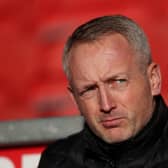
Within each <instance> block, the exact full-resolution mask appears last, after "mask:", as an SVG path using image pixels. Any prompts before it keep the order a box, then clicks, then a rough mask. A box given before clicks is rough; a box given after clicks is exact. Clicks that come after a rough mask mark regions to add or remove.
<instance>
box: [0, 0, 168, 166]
mask: <svg viewBox="0 0 168 168" xmlns="http://www.w3.org/2000/svg"><path fill="white" fill-rule="evenodd" d="M167 6H168V2H167V1H166V0H154V1H152V0H149V1H147V0H141V1H138V0H85V1H79V0H24V1H23V0H13V1H10V0H1V1H0V52H1V54H0V120H15V119H29V118H41V117H51V116H64V115H75V114H78V112H77V111H76V109H75V107H74V106H73V105H72V104H71V102H70V101H69V98H68V96H67V93H66V80H65V76H64V74H63V72H62V67H61V53H62V49H63V45H64V42H65V40H66V38H67V36H68V35H69V34H70V33H71V32H72V31H73V29H74V28H75V27H76V26H77V25H79V24H81V23H83V22H85V21H87V20H88V19H91V18H93V17H97V16H100V15H109V14H124V15H126V16H129V17H131V18H133V19H135V20H136V21H137V22H138V23H139V24H140V25H141V26H142V27H143V28H144V30H145V32H146V33H147V35H148V37H149V41H150V43H151V48H152V54H153V57H154V59H155V61H157V62H158V63H159V64H160V66H161V71H162V74H163V88H162V93H163V96H164V98H165V99H166V101H167V102H168V87H167V85H168V80H167V76H168V57H167V55H168V50H167V44H168V31H167V30H168V21H167V19H168V10H167ZM43 148H44V147H43V146H42V147H34V146H33V147H20V148H8V149H5V148H4V149H3V150H1V151H0V157H1V156H5V157H9V158H10V159H11V160H13V162H15V165H16V167H17V168H20V158H21V155H22V153H27V152H28V153H32V154H33V153H38V152H41V151H42V149H43Z"/></svg>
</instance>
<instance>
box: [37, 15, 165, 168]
mask: <svg viewBox="0 0 168 168" xmlns="http://www.w3.org/2000/svg"><path fill="white" fill-rule="evenodd" d="M63 66H64V70H65V73H66V75H67V78H68V81H69V86H68V89H69V91H70V94H71V97H72V99H73V100H74V102H75V103H76V105H77V106H78V109H79V111H80V112H81V114H82V115H83V116H84V119H85V121H86V122H85V126H84V129H83V130H82V131H81V132H80V133H78V134H76V135H72V136H70V137H68V138H66V139H62V140H58V141H57V142H56V143H55V144H53V145H51V146H49V147H48V148H47V149H46V150H45V151H44V152H43V154H42V158H41V161H40V164H39V168H167V167H168V110H167V107H166V105H165V103H164V101H163V99H162V97H161V95H160V90H161V75H160V69H159V66H158V65H157V64H156V63H154V62H153V61H152V58H151V52H150V48H149V45H148V42H147V39H146V37H145V34H144V32H143V31H142V30H141V28H140V27H139V26H138V25H137V24H136V23H135V22H134V21H132V20H131V19H129V18H127V17H125V16H120V15H114V16H104V17H100V18H96V19H93V20H91V21H89V22H87V23H86V24H83V25H81V26H80V27H78V28H77V29H76V30H75V31H74V32H73V34H72V36H71V37H70V38H69V39H68V41H67V43H66V45H65V50H64V55H63Z"/></svg>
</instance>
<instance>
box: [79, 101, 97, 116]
mask: <svg viewBox="0 0 168 168" xmlns="http://www.w3.org/2000/svg"><path fill="white" fill-rule="evenodd" d="M78 108H79V110H80V112H81V114H82V115H84V116H86V117H89V118H90V117H92V116H95V115H96V114H97V112H98V104H97V103H96V102H95V101H94V100H91V99H90V100H80V101H78Z"/></svg>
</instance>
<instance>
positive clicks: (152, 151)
mask: <svg viewBox="0 0 168 168" xmlns="http://www.w3.org/2000/svg"><path fill="white" fill-rule="evenodd" d="M156 102H157V103H156V108H155V111H154V114H153V117H152V119H151V120H150V122H149V123H148V124H147V125H146V126H145V128H144V129H143V130H141V131H140V132H139V133H138V135H137V136H136V137H134V138H132V139H129V140H127V141H124V142H121V143H117V144H107V143H105V142H104V141H102V140H100V139H99V138H97V137H96V136H95V135H94V134H93V133H92V132H91V131H90V129H89V128H88V127H87V126H85V127H84V130H83V131H81V132H80V133H78V134H75V135H72V136H70V137H68V138H66V139H62V140H58V141H57V142H56V143H54V144H52V145H50V146H49V147H48V148H47V149H46V150H45V151H44V152H43V154H42V157H41V160H40V163H39V167H38V168H168V109H167V107H166V105H165V104H164V102H163V100H162V98H161V96H158V97H156Z"/></svg>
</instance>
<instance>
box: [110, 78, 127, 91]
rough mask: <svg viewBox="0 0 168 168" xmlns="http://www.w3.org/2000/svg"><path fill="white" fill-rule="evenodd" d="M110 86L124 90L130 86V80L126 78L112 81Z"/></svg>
mask: <svg viewBox="0 0 168 168" xmlns="http://www.w3.org/2000/svg"><path fill="white" fill-rule="evenodd" d="M109 85H110V88H114V89H122V88H125V87H126V86H127V85H128V80H127V79H125V78H117V79H112V80H111V81H110V83H109Z"/></svg>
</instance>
